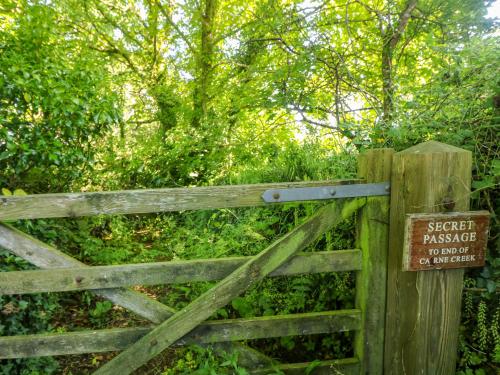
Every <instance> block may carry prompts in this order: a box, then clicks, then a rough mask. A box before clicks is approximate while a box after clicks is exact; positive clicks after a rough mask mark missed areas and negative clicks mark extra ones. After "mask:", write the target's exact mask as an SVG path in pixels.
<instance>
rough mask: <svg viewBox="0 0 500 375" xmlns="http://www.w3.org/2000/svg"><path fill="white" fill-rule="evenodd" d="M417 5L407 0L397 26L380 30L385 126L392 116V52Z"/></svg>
mask: <svg viewBox="0 0 500 375" xmlns="http://www.w3.org/2000/svg"><path fill="white" fill-rule="evenodd" d="M417 3H418V0H408V1H407V2H406V5H405V8H404V10H403V12H401V14H400V16H399V20H398V23H397V25H396V26H395V27H393V25H391V24H389V25H388V26H387V29H386V30H385V31H383V30H382V41H383V47H382V106H383V107H382V108H383V120H384V123H385V124H389V123H390V122H391V121H392V119H393V116H394V71H393V64H392V63H393V55H394V50H395V49H396V47H397V45H398V43H399V41H400V40H401V36H402V35H403V33H404V31H405V29H406V27H407V26H408V22H409V21H410V18H411V14H412V12H413V11H414V10H415V8H416V7H417Z"/></svg>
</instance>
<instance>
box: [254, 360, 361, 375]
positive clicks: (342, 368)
mask: <svg viewBox="0 0 500 375" xmlns="http://www.w3.org/2000/svg"><path fill="white" fill-rule="evenodd" d="M310 369H314V370H312V371H311V372H310V373H311V374H314V375H332V374H333V375H334V374H339V375H340V374H341V375H358V374H359V373H360V371H359V370H360V365H359V360H358V359H357V358H344V359H332V360H329V361H319V362H305V363H286V364H282V365H276V366H274V367H272V368H266V369H261V370H255V371H251V372H250V373H251V374H252V375H265V374H275V373H277V372H278V371H279V373H284V374H286V375H303V374H307V373H308V372H307V371H308V370H310Z"/></svg>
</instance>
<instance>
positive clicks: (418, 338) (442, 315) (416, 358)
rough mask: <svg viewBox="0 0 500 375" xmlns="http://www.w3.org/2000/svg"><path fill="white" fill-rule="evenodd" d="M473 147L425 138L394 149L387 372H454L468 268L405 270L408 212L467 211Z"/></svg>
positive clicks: (428, 374) (433, 374)
mask: <svg viewBox="0 0 500 375" xmlns="http://www.w3.org/2000/svg"><path fill="white" fill-rule="evenodd" d="M471 171H472V155H471V152H469V151H466V150H462V149H460V148H457V147H453V146H449V145H446V144H443V143H439V142H434V141H430V142H426V143H422V144H419V145H417V146H414V147H411V148H409V149H407V150H404V151H402V152H398V153H396V154H395V155H394V158H393V165H392V179H391V213H390V240H389V259H388V280H387V315H386V333H385V361H384V369H385V374H392V375H401V374H407V375H414V374H422V375H438V374H439V375H445V374H446V375H448V374H454V373H455V362H456V353H457V344H458V330H459V324H460V310H461V298H462V284H463V274H464V270H463V269H449V270H430V271H418V272H407V271H403V270H402V267H403V260H402V258H403V241H404V238H403V237H404V225H405V216H406V214H409V213H434V212H445V211H467V210H468V209H469V194H470V182H471V174H472V173H471Z"/></svg>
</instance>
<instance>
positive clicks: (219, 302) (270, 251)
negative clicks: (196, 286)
mask: <svg viewBox="0 0 500 375" xmlns="http://www.w3.org/2000/svg"><path fill="white" fill-rule="evenodd" d="M365 202H366V198H362V199H355V200H351V201H348V202H346V203H345V204H343V205H340V204H336V203H333V204H330V205H328V206H326V207H323V208H322V209H321V210H320V211H319V212H318V213H317V214H316V215H315V216H313V217H312V218H311V219H309V220H308V221H307V222H305V223H303V224H302V225H299V226H298V227H297V228H295V229H294V230H293V231H291V232H289V233H288V234H286V235H285V236H284V237H282V238H281V239H279V240H278V241H276V242H275V243H273V244H272V245H270V246H269V247H268V248H267V249H265V250H263V251H262V252H261V253H260V254H259V255H257V256H255V257H254V258H252V259H251V260H250V261H248V262H247V263H245V264H244V265H243V266H241V267H239V268H237V269H236V270H235V271H233V272H232V273H231V274H230V275H229V276H227V277H226V278H224V279H223V280H222V281H221V282H219V283H218V284H217V285H216V286H214V287H213V288H211V289H210V290H208V291H207V292H205V293H204V294H202V295H201V296H200V297H198V298H197V299H195V300H194V301H193V302H191V303H190V304H189V305H188V306H186V307H185V308H183V309H182V310H181V311H179V312H178V313H176V314H174V315H173V316H172V317H171V318H169V319H168V320H167V321H166V322H164V323H162V324H160V325H159V326H158V327H156V328H155V329H153V330H152V331H151V332H150V333H149V334H147V335H146V336H144V337H143V338H141V339H139V340H138V341H137V342H136V343H134V344H133V345H132V346H131V347H130V348H128V349H127V350H125V351H124V352H122V353H120V354H119V355H118V356H116V357H115V358H113V359H112V360H111V361H110V362H108V363H106V364H105V365H104V366H102V367H101V368H100V369H99V370H97V371H96V374H117V373H120V374H129V373H131V372H132V371H134V370H135V369H137V368H138V367H140V366H142V365H143V364H144V363H146V362H147V361H148V360H149V359H151V358H153V357H154V356H156V355H158V354H159V353H161V352H162V351H163V350H164V349H165V348H167V347H169V346H170V345H172V344H173V343H174V342H176V341H177V340H178V339H180V338H181V337H183V336H184V335H185V334H187V333H188V332H190V331H191V330H192V329H194V328H195V327H196V326H197V325H199V324H200V323H202V322H203V321H205V320H206V319H208V318H209V317H210V316H211V315H212V314H213V313H214V312H215V311H217V309H219V308H221V307H223V306H224V305H226V304H227V303H228V302H230V301H231V300H232V299H233V298H234V297H236V296H237V295H239V294H241V293H242V292H244V291H245V290H246V289H248V288H249V287H250V286H251V285H253V284H254V283H255V282H257V281H259V280H261V279H262V278H264V277H265V276H266V275H268V274H269V273H271V272H272V271H274V270H275V269H276V268H278V267H279V266H280V265H281V264H283V263H285V262H286V261H287V260H288V259H290V258H291V257H292V256H293V255H294V254H295V253H297V252H298V251H299V250H301V249H303V248H304V247H306V246H307V245H309V244H311V243H312V242H313V241H314V240H315V239H316V238H317V237H318V236H319V235H320V234H322V233H324V232H325V231H326V230H328V229H330V228H331V227H332V226H333V225H335V224H337V223H339V222H341V221H342V220H345V219H346V218H348V217H349V216H350V215H352V214H353V213H354V212H355V211H357V210H358V209H359V208H360V207H362V206H363V205H364V204H365ZM341 206H342V207H341Z"/></svg>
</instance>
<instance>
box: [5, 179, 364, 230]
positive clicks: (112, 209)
mask: <svg viewBox="0 0 500 375" xmlns="http://www.w3.org/2000/svg"><path fill="white" fill-rule="evenodd" d="M362 181H363V180H361V179H350V180H331V181H306V182H287V183H277V184H253V185H228V186H207V187H192V188H167V189H144V190H123V191H108V192H96V193H92V192H89V193H62V194H37V195H25V196H2V197H0V220H18V219H39V218H54V217H77V216H93V215H101V214H107V215H117V214H141V213H152V212H167V211H184V210H208V209H219V208H231V207H252V206H266V205H269V203H266V202H264V201H263V200H262V194H263V193H264V192H265V191H266V190H271V189H286V188H297V187H318V186H335V185H350V184H355V183H359V182H362Z"/></svg>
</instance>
